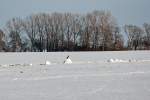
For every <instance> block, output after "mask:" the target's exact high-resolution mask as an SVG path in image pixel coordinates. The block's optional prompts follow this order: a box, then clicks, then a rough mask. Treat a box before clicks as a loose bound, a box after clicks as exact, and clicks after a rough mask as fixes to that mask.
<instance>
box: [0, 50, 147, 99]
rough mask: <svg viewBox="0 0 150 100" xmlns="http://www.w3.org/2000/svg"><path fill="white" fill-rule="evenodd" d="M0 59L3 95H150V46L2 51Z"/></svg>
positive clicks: (27, 96) (83, 96) (86, 96)
mask: <svg viewBox="0 0 150 100" xmlns="http://www.w3.org/2000/svg"><path fill="white" fill-rule="evenodd" d="M67 55H70V58H71V60H72V62H73V63H72V64H63V61H64V60H65V58H66V57H67ZM110 59H119V60H123V61H127V62H115V63H112V62H108V61H109V60H110ZM46 60H48V61H50V62H51V65H43V64H44V63H45V61H46ZM130 60H131V61H130ZM24 64H26V65H24ZM28 64H32V66H31V65H28ZM0 65H1V66H0V84H1V85H0V100H150V51H136V52H135V51H119V52H117V51H116V52H110V51H108V52H51V53H0Z"/></svg>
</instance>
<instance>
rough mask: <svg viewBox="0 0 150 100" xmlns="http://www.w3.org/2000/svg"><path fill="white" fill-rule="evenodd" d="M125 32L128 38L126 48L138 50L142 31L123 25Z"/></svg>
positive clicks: (140, 44)
mask: <svg viewBox="0 0 150 100" xmlns="http://www.w3.org/2000/svg"><path fill="white" fill-rule="evenodd" d="M125 32H126V34H127V36H128V47H129V48H130V49H134V50H137V49H140V48H141V47H142V38H143V33H144V31H143V30H142V28H140V27H138V26H135V25H125Z"/></svg>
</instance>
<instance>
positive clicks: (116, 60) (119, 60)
mask: <svg viewBox="0 0 150 100" xmlns="http://www.w3.org/2000/svg"><path fill="white" fill-rule="evenodd" d="M107 62H111V63H118V62H119V63H120V62H126V61H125V60H121V59H112V58H111V59H109V60H107Z"/></svg>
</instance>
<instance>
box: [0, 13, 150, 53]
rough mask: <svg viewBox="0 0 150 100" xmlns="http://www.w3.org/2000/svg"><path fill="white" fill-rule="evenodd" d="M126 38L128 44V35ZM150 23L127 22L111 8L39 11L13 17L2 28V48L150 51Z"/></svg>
mask: <svg viewBox="0 0 150 100" xmlns="http://www.w3.org/2000/svg"><path fill="white" fill-rule="evenodd" d="M123 33H125V35H126V37H127V44H126V45H124V44H125V38H124V35H123ZM149 49H150V24H148V23H145V24H143V27H139V26H137V25H124V28H123V30H121V28H120V26H119V25H118V24H117V20H116V19H115V17H114V16H113V15H112V14H111V12H109V11H103V10H100V11H97V10H95V11H93V12H90V13H87V14H74V13H57V12H55V13H51V14H47V13H38V14H33V15H30V16H27V17H26V18H22V19H21V18H12V19H11V20H9V21H8V22H7V23H6V25H5V28H4V29H3V30H2V29H1V30H0V51H4V52H5V51H6V52H27V51H29V52H43V51H47V52H51V51H107V50H149Z"/></svg>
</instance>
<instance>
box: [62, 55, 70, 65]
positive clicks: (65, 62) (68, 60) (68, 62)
mask: <svg viewBox="0 0 150 100" xmlns="http://www.w3.org/2000/svg"><path fill="white" fill-rule="evenodd" d="M64 64H72V61H71V59H70V58H69V56H67V58H66V60H65V61H64Z"/></svg>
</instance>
